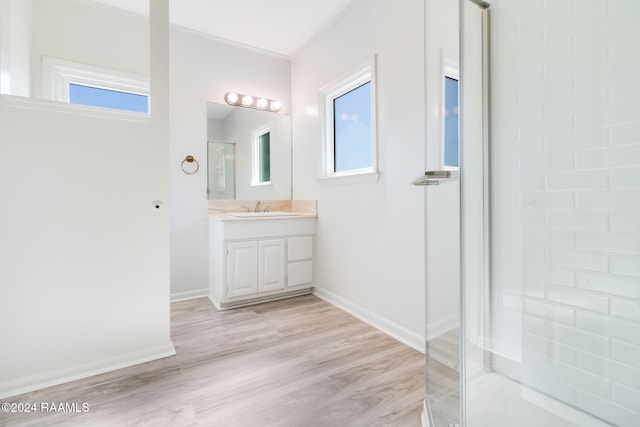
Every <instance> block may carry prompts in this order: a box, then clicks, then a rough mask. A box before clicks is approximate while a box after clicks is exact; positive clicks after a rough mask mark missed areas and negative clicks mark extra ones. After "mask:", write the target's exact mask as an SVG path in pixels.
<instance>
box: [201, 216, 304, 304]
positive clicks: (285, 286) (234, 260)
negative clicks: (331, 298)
mask: <svg viewBox="0 0 640 427" xmlns="http://www.w3.org/2000/svg"><path fill="white" fill-rule="evenodd" d="M315 235H316V217H315V216H311V215H303V214H301V215H296V214H294V215H291V214H288V215H285V214H282V215H278V213H277V212H276V213H273V214H272V215H241V216H233V215H232V214H217V215H210V217H209V245H210V248H209V257H210V258H209V293H210V298H211V300H212V301H213V303H214V304H215V306H216V307H217V308H218V309H224V308H231V307H237V306H241V305H248V304H255V303H258V302H263V301H268V300H273V299H280V298H284V297H289V296H295V295H301V294H305V293H310V292H311V289H312V288H313V277H314V265H313V264H314V254H315Z"/></svg>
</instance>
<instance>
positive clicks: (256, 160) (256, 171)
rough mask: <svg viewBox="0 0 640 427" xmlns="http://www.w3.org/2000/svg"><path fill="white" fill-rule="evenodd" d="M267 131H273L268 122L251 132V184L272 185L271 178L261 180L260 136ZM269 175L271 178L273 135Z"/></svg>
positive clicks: (259, 185) (254, 185)
mask: <svg viewBox="0 0 640 427" xmlns="http://www.w3.org/2000/svg"><path fill="white" fill-rule="evenodd" d="M267 133H271V124H270V123H267V124H266V125H264V126H261V127H259V128H258V129H256V130H254V131H253V132H251V154H252V156H251V157H252V168H251V186H253V187H262V186H266V185H271V179H270V180H269V181H260V160H261V159H260V154H261V150H260V137H261V136H262V135H265V134H267ZM269 170H270V172H269V175H270V178H271V136H270V137H269Z"/></svg>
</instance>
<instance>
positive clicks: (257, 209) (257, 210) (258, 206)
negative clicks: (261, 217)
mask: <svg viewBox="0 0 640 427" xmlns="http://www.w3.org/2000/svg"><path fill="white" fill-rule="evenodd" d="M260 203H261V202H260V200H258V202H257V203H256V208H255V209H254V210H253V211H254V212H260Z"/></svg>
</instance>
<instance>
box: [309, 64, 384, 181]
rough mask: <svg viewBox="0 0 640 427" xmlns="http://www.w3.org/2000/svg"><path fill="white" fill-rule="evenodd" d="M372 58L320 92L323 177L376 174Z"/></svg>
mask: <svg viewBox="0 0 640 427" xmlns="http://www.w3.org/2000/svg"><path fill="white" fill-rule="evenodd" d="M374 65H375V59H373V60H371V61H369V62H367V64H365V65H364V66H362V67H360V69H359V70H357V71H356V72H354V73H352V74H350V75H349V76H347V77H345V78H343V79H341V80H340V81H337V82H336V83H333V84H331V85H328V86H326V87H324V88H322V89H321V90H320V98H321V103H322V113H323V114H322V121H323V145H324V156H323V157H324V176H325V177H340V176H353V175H362V174H375V175H376V179H377V169H378V165H377V155H376V153H377V147H376V132H375V81H374V68H375V67H374Z"/></svg>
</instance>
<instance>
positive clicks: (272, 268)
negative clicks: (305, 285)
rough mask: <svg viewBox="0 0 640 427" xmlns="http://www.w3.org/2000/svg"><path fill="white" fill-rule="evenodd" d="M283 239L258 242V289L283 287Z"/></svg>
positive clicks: (264, 290)
mask: <svg viewBox="0 0 640 427" xmlns="http://www.w3.org/2000/svg"><path fill="white" fill-rule="evenodd" d="M284 263H285V260H284V239H277V240H261V241H260V242H258V291H259V292H266V291H274V290H277V289H284Z"/></svg>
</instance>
